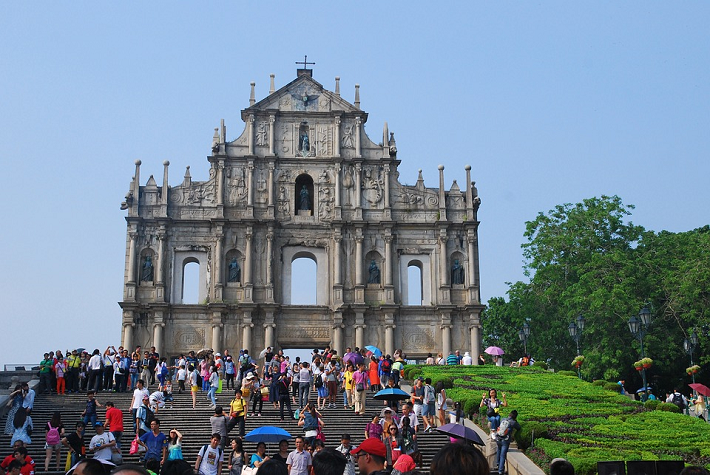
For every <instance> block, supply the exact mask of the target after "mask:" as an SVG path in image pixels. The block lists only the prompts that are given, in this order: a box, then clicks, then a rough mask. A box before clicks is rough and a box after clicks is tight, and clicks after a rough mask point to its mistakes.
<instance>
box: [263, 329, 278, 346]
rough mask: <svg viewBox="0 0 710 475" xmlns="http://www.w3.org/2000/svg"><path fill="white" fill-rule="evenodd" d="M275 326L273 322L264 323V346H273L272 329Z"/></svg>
mask: <svg viewBox="0 0 710 475" xmlns="http://www.w3.org/2000/svg"><path fill="white" fill-rule="evenodd" d="M275 328H276V324H275V323H265V324H264V348H267V347H269V346H270V347H272V348H273V347H274V329H275Z"/></svg>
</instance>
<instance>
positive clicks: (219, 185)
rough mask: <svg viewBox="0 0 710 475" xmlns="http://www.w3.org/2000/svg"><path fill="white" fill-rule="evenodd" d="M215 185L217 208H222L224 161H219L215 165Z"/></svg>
mask: <svg viewBox="0 0 710 475" xmlns="http://www.w3.org/2000/svg"><path fill="white" fill-rule="evenodd" d="M215 179H216V180H217V183H216V185H217V186H216V193H217V206H223V205H224V190H223V184H224V160H223V159H220V160H219V162H218V163H217V175H216V178H215Z"/></svg>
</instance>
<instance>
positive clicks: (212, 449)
mask: <svg viewBox="0 0 710 475" xmlns="http://www.w3.org/2000/svg"><path fill="white" fill-rule="evenodd" d="M221 439H222V436H220V435H219V434H212V439H210V443H209V445H205V446H203V447H202V448H201V449H200V453H199V454H197V460H196V461H195V473H197V474H199V475H221V473H222V463H223V462H224V452H223V451H222V449H220V448H219V442H220V440H221Z"/></svg>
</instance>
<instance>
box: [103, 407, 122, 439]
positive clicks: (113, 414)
mask: <svg viewBox="0 0 710 475" xmlns="http://www.w3.org/2000/svg"><path fill="white" fill-rule="evenodd" d="M104 427H105V428H106V430H108V431H111V434H113V436H114V437H115V438H116V447H118V448H119V449H120V448H121V436H123V412H122V411H121V410H120V409H118V408H117V407H116V406H114V404H113V402H112V401H106V423H105V424H104Z"/></svg>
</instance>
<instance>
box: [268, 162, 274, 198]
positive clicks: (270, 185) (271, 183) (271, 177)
mask: <svg viewBox="0 0 710 475" xmlns="http://www.w3.org/2000/svg"><path fill="white" fill-rule="evenodd" d="M268 190H269V203H268V205H269V206H274V164H273V162H272V163H269V183H268Z"/></svg>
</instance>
